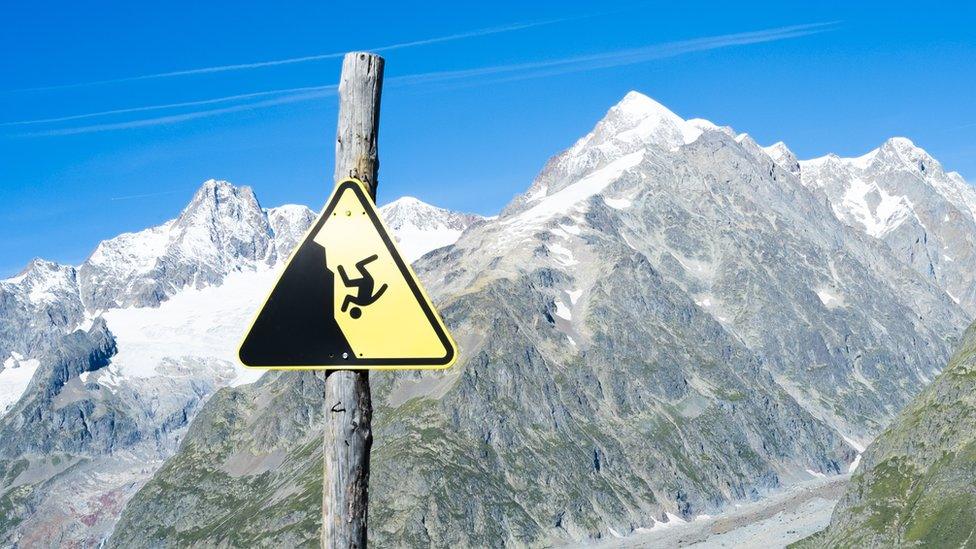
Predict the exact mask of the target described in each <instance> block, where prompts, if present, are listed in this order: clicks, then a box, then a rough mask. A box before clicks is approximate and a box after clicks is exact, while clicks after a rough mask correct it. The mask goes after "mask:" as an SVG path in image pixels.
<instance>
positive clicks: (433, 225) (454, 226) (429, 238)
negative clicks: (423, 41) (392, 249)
mask: <svg viewBox="0 0 976 549" xmlns="http://www.w3.org/2000/svg"><path fill="white" fill-rule="evenodd" d="M379 213H380V216H382V217H383V220H384V221H385V222H386V225H387V226H388V227H389V228H390V230H391V231H393V233H394V236H395V237H396V239H397V241H398V242H399V243H400V250H401V252H403V255H404V256H405V257H404V258H405V259H406V260H407V261H411V262H412V261H414V260H415V259H417V258H419V257H420V256H422V255H424V254H426V253H427V252H429V251H431V250H434V249H437V248H441V247H444V246H448V245H450V244H453V243H454V242H455V241H457V239H458V237H459V236H461V233H462V232H464V230H465V229H466V228H468V226H469V225H471V224H472V223H474V222H475V221H478V220H479V219H482V218H481V216H478V215H473V214H464V213H458V212H453V211H451V210H446V209H444V208H438V207H436V206H431V205H430V204H427V203H426V202H423V201H421V200H418V199H416V198H414V197H412V196H404V197H401V198H398V199H396V200H394V201H393V202H390V203H389V204H386V205H384V206H382V207H381V208H380V209H379Z"/></svg>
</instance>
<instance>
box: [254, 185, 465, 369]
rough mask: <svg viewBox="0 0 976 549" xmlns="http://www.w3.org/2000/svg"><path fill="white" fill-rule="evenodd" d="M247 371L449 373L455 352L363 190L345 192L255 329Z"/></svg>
mask: <svg viewBox="0 0 976 549" xmlns="http://www.w3.org/2000/svg"><path fill="white" fill-rule="evenodd" d="M238 356H239V357H240V360H241V363H243V364H244V365H245V366H248V367H251V368H270V369H321V368H338V369H395V368H446V367H448V366H450V365H451V364H452V363H453V362H454V360H455V358H456V356H457V347H456V346H455V345H454V340H453V339H451V335H450V334H449V333H448V331H447V328H446V327H445V326H444V323H443V321H442V320H441V317H440V315H438V314H437V311H436V310H435V309H434V306H433V304H431V302H430V298H428V297H427V294H426V292H425V291H424V289H423V287H422V286H421V285H420V283H419V282H418V281H417V277H416V275H415V274H414V272H413V270H412V269H411V268H410V265H409V264H408V263H407V262H405V261H404V260H403V257H402V256H401V255H400V252H399V251H398V250H397V247H396V244H395V242H394V240H393V238H391V237H390V233H389V231H388V230H387V229H386V226H385V225H384V224H383V221H382V220H381V219H380V217H379V214H378V213H377V211H376V207H375V205H374V204H373V201H372V199H371V198H370V197H369V195H368V194H367V192H366V189H365V187H364V186H363V184H362V183H361V182H360V181H358V180H355V179H347V180H345V181H342V182H341V183H339V184H338V185H337V186H336V188H335V190H334V191H333V192H332V196H331V197H329V201H328V203H327V204H326V206H325V210H323V212H322V215H320V216H319V219H318V221H316V222H315V223H314V224H313V225H312V228H311V229H309V231H308V232H307V233H306V234H305V237H304V238H303V239H302V242H301V243H300V244H299V245H298V248H296V249H295V251H294V252H293V253H292V255H291V257H290V258H289V259H288V263H287V265H286V266H285V270H284V271H283V272H282V274H281V276H280V277H279V278H278V281H277V283H275V286H274V288H273V289H272V290H271V293H270V294H269V295H268V298H267V299H266V300H265V303H264V305H263V306H262V307H261V310H260V311H259V312H258V314H257V315H256V316H255V318H254V321H253V322H252V323H251V327H250V329H249V330H248V331H247V335H245V336H244V341H243V342H242V343H241V346H240V350H239V352H238Z"/></svg>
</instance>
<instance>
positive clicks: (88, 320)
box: [0, 180, 465, 546]
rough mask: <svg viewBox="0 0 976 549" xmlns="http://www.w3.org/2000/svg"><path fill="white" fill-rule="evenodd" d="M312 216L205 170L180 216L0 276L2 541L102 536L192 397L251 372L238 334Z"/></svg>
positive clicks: (431, 218)
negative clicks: (270, 203) (239, 354)
mask: <svg viewBox="0 0 976 549" xmlns="http://www.w3.org/2000/svg"><path fill="white" fill-rule="evenodd" d="M413 209H415V210H416V211H418V212H427V213H428V214H429V215H427V217H426V219H427V221H428V225H429V226H430V227H434V228H436V227H440V226H446V225H448V224H451V225H450V226H456V218H455V214H453V213H452V212H449V211H447V210H439V209H434V208H432V207H430V206H427V205H424V204H422V203H419V202H417V203H415V204H413ZM441 212H443V213H441ZM438 215H443V216H444V219H443V220H440V219H438V218H437V216H438ZM314 217H315V214H314V213H313V212H312V211H311V210H309V209H308V208H306V207H305V206H297V205H286V206H280V207H277V208H269V209H263V208H262V207H261V206H260V204H259V203H258V201H257V199H256V197H255V196H254V193H253V192H252V191H251V190H250V189H249V188H247V187H235V186H233V185H231V184H230V183H228V182H226V181H217V180H209V181H206V182H205V183H204V184H203V185H202V186H201V187H200V189H199V190H198V191H197V192H196V193H195V194H194V196H193V198H192V200H191V201H190V203H189V204H188V205H187V207H186V208H185V209H184V210H183V211H182V212H181V213H180V215H179V216H178V217H177V218H175V219H173V220H171V221H168V222H166V223H164V224H162V225H160V226H157V227H152V228H150V229H146V230H144V231H140V232H136V233H127V234H123V235H120V236H118V237H116V238H113V239H110V240H106V241H104V242H102V243H100V244H99V245H98V246H97V247H96V249H95V251H94V252H93V253H92V254H91V256H90V257H89V258H88V259H87V260H86V261H85V262H84V263H82V264H81V265H80V266H77V267H75V266H67V265H58V264H56V263H51V262H47V261H43V260H35V261H33V262H31V263H30V264H29V265H28V266H27V268H26V269H25V270H24V271H23V272H22V273H21V274H19V275H18V276H15V277H13V278H9V279H6V280H3V281H0V311H2V315H0V359H2V361H0V545H2V546H7V545H20V546H38V545H40V546H45V545H56V544H60V543H63V542H68V541H70V542H71V543H76V544H79V545H86V546H88V545H97V544H98V543H101V542H102V541H103V540H104V539H105V538H106V537H107V536H108V534H109V533H110V532H111V531H112V529H113V528H114V525H115V521H116V520H117V518H118V515H119V513H120V512H121V510H122V508H123V506H124V505H125V503H126V502H127V501H128V499H129V498H130V497H131V496H132V495H133V494H134V493H136V491H137V490H138V489H139V488H140V487H141V486H142V484H143V483H144V482H145V481H146V480H147V479H148V478H149V477H150V476H151V475H152V474H153V472H154V471H155V470H156V469H157V468H158V467H160V466H161V465H162V464H163V462H164V460H165V459H166V458H168V457H169V456H171V455H172V454H173V453H174V452H175V451H176V449H177V447H178V446H179V445H180V443H181V442H182V440H183V438H184V436H186V433H187V427H188V426H189V423H190V421H191V420H192V419H193V417H195V415H196V413H197V412H198V411H199V409H200V407H201V405H202V404H203V403H204V402H205V401H207V400H208V399H209V398H210V396H211V395H212V394H213V393H214V392H215V391H216V390H217V389H219V388H221V387H226V386H236V385H241V384H247V383H252V382H254V381H255V380H257V379H258V378H259V377H260V375H261V373H262V372H260V371H254V370H244V369H243V368H240V367H239V366H238V365H237V362H236V346H237V342H238V341H239V340H240V338H241V335H242V331H243V329H244V327H245V326H246V325H247V322H248V319H249V318H250V316H251V315H252V314H253V312H254V311H255V310H256V308H257V307H258V305H259V300H260V299H261V297H262V296H263V295H265V292H266V290H267V288H268V287H269V286H270V285H271V284H273V282H274V278H275V275H276V274H277V270H278V268H280V266H281V265H282V262H283V260H284V259H285V258H286V257H287V256H288V254H289V253H290V252H291V250H292V249H293V248H294V247H295V245H296V244H297V243H298V241H299V240H300V239H301V238H302V236H303V235H304V233H305V231H306V229H307V228H308V226H309V225H310V224H311V223H312V221H313V220H314ZM462 219H465V218H463V217H462ZM408 221H409V218H408ZM404 226H405V227H412V225H409V224H404ZM414 226H415V225H414ZM439 242H443V239H442V240H441V241H439ZM439 242H437V243H439ZM408 244H410V245H412V246H413V248H412V249H415V250H418V251H419V252H421V253H424V252H426V251H429V249H425V248H424V247H423V245H415V244H414V243H412V242H409V241H408ZM435 244H436V243H435ZM430 245H433V244H430Z"/></svg>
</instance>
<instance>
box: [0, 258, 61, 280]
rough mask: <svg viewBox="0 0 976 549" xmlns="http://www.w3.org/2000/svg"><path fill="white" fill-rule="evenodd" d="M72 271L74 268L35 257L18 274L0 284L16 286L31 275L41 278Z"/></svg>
mask: <svg viewBox="0 0 976 549" xmlns="http://www.w3.org/2000/svg"><path fill="white" fill-rule="evenodd" d="M72 270H74V267H73V266H71V265H65V264H63V263H58V262H56V261H50V260H47V259H43V258H40V257H35V258H34V259H31V260H30V261H28V262H27V265H25V266H24V268H23V269H21V270H20V272H19V273H17V274H15V275H14V276H11V277H9V278H5V279H3V280H2V282H6V283H8V284H18V283H20V282H23V281H24V280H25V279H27V278H28V277H30V276H32V275H33V276H42V277H43V276H47V275H49V274H52V273H56V274H67V273H70V272H71V271H72Z"/></svg>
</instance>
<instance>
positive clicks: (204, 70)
mask: <svg viewBox="0 0 976 549" xmlns="http://www.w3.org/2000/svg"><path fill="white" fill-rule="evenodd" d="M582 17H590V16H580V17H562V18H559V19H547V20H544V21H532V22H526V23H513V24H510V25H502V26H497V27H488V28H484V29H478V30H473V31H468V32H461V33H456V34H449V35H446V36H437V37H434V38H425V39H423V40H412V41H409V42H400V43H398V44H389V45H386V46H380V47H378V48H371V49H368V50H367V51H372V52H381V51H392V50H399V49H404V48H412V47H417V46H427V45H430V44H438V43H441V42H452V41H455V40H463V39H465V38H476V37H479V36H488V35H491V34H501V33H505V32H513V31H518V30H523V29H531V28H534V27H541V26H543V25H552V24H554V23H561V22H564V21H569V20H572V19H579V18H582ZM346 53H347V52H331V53H322V54H317V55H306V56H302V57H290V58H287V59H275V60H272V61H257V62H254V63H237V64H233V65H218V66H214V67H201V68H198V69H185V70H178V71H169V72H159V73H154V74H143V75H139V76H126V77H122V78H110V79H107V80H93V81H90V82H77V83H74V84H56V85H53V86H40V87H35V88H23V89H19V90H11V91H20V92H26V91H44V90H59V89H66V88H80V87H84V86H96V85H101V84H116V83H120V82H135V81H138V80H154V79H157V78H172V77H177V76H190V75H196V74H213V73H219V72H228V71H240V70H247V69H258V68H263V67H275V66H280V65H293V64H296V63H308V62H311V61H321V60H324V59H337V58H339V57H342V56H344V55H345V54H346Z"/></svg>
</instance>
